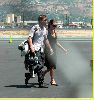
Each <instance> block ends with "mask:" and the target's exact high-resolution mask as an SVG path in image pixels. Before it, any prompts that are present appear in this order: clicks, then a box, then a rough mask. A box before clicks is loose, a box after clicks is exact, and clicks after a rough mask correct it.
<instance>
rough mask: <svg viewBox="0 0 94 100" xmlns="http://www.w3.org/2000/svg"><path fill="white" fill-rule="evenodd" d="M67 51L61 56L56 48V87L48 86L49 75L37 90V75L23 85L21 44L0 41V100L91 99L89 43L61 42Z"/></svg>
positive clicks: (90, 43) (61, 52)
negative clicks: (32, 99)
mask: <svg viewBox="0 0 94 100" xmlns="http://www.w3.org/2000/svg"><path fill="white" fill-rule="evenodd" d="M59 42H60V44H61V45H62V46H64V47H65V48H66V49H69V50H68V54H65V53H64V51H62V50H61V49H60V48H58V47H57V67H56V70H55V80H56V82H57V84H58V86H51V85H50V76H49V73H47V75H46V76H45V82H44V85H45V86H46V87H48V88H38V82H37V75H36V78H32V79H30V81H29V86H28V87H26V86H25V84H24V79H25V77H24V74H25V72H27V71H26V70H25V68H24V57H21V56H20V51H19V50H18V45H19V44H20V43H21V41H13V43H12V44H9V43H8V41H0V98H91V97H92V70H91V66H90V60H91V59H92V41H90V40H89V41H88V40H87V41H84V40H83V41H77V40H75V41H67V40H66V41H62V40H59Z"/></svg>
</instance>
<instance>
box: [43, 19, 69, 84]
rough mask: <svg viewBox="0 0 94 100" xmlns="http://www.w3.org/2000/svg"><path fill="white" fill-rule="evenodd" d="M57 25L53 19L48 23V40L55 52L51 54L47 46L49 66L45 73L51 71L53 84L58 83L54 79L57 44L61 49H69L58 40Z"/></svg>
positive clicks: (46, 54)
mask: <svg viewBox="0 0 94 100" xmlns="http://www.w3.org/2000/svg"><path fill="white" fill-rule="evenodd" d="M56 27H57V25H56V24H55V21H54V20H53V19H52V20H50V22H49V23H48V40H49V42H50V45H51V47H52V49H53V52H54V53H53V54H52V55H50V54H49V51H48V50H47V48H46V49H45V64H46V66H47V70H45V71H44V75H45V74H46V73H47V72H49V71H50V77H51V82H50V83H51V85H57V84H56V82H55V79H54V69H56V45H57V46H59V47H60V48H61V49H63V50H64V51H65V52H67V50H66V49H65V48H63V47H62V46H61V45H60V44H59V42H57V41H56V39H57V34H56V32H55V29H56Z"/></svg>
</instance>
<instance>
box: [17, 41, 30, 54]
mask: <svg viewBox="0 0 94 100" xmlns="http://www.w3.org/2000/svg"><path fill="white" fill-rule="evenodd" d="M18 49H19V50H21V56H25V55H26V54H27V53H28V52H29V46H28V42H27V40H25V41H24V42H22V43H21V44H20V45H19V46H18Z"/></svg>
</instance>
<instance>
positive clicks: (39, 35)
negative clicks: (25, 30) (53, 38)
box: [28, 15, 53, 76]
mask: <svg viewBox="0 0 94 100" xmlns="http://www.w3.org/2000/svg"><path fill="white" fill-rule="evenodd" d="M46 21H47V17H46V15H40V16H39V17H38V24H37V25H34V26H33V27H32V28H31V31H30V33H29V37H28V44H29V48H30V51H31V52H32V53H33V54H35V52H37V53H38V57H39V59H40V62H39V63H40V66H42V63H43V60H42V59H41V58H42V57H41V56H42V55H41V54H42V52H44V45H47V47H48V48H49V51H50V54H52V53H53V50H52V48H51V46H50V44H49V41H48V39H47V30H46V28H45V26H46ZM34 72H35V73H37V69H35V70H34ZM33 76H34V75H33Z"/></svg>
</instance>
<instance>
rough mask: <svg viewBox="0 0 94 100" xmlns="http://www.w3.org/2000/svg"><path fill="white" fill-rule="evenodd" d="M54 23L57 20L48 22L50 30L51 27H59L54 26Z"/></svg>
mask: <svg viewBox="0 0 94 100" xmlns="http://www.w3.org/2000/svg"><path fill="white" fill-rule="evenodd" d="M54 22H55V20H54V19H51V20H50V21H49V22H48V28H50V25H53V27H57V25H54Z"/></svg>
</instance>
